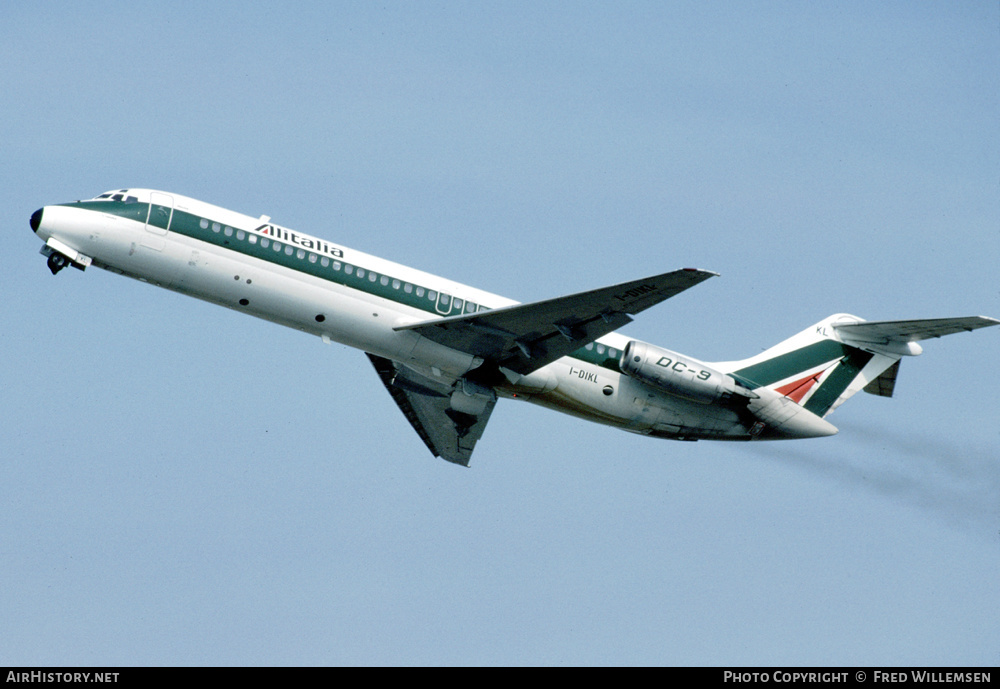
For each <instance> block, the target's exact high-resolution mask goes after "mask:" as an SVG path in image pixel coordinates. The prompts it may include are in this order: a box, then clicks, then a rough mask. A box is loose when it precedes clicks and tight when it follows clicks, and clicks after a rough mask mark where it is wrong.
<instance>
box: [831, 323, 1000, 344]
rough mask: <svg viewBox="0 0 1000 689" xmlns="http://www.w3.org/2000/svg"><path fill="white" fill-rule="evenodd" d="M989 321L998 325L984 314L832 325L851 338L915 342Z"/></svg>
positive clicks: (989, 324) (987, 324) (968, 328)
mask: <svg viewBox="0 0 1000 689" xmlns="http://www.w3.org/2000/svg"><path fill="white" fill-rule="evenodd" d="M991 325H1000V321H998V320H996V319H995V318H987V317H986V316H965V317H963V318H929V319H925V320H917V321H865V322H864V323H854V324H850V325H834V327H835V328H836V329H837V331H838V332H840V333H842V334H844V335H846V336H847V337H848V338H850V339H851V340H854V341H857V342H861V341H864V342H871V343H876V344H884V343H887V342H889V341H890V340H896V341H903V342H915V341H917V340H926V339H928V338H931V337H942V336H943V335H951V334H953V333H960V332H964V331H972V330H975V329H976V328H986V327H989V326H991Z"/></svg>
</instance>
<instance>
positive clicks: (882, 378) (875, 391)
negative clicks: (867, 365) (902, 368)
mask: <svg viewBox="0 0 1000 689" xmlns="http://www.w3.org/2000/svg"><path fill="white" fill-rule="evenodd" d="M898 375H899V361H896V363H894V364H893V365H892V366H890V367H889V368H887V369H886V370H885V371H883V372H882V373H881V375H879V377H878V378H876V379H875V380H873V381H872V382H870V383H868V385H866V386H864V387H863V388H862V390H864V391H865V392H867V393H870V394H872V395H878V396H879V397H892V393H893V391H894V390H895V389H896V376H898Z"/></svg>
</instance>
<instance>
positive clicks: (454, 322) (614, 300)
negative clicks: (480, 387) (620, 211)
mask: <svg viewBox="0 0 1000 689" xmlns="http://www.w3.org/2000/svg"><path fill="white" fill-rule="evenodd" d="M715 275H717V273H712V272H709V271H707V270H697V269H693V268H687V269H684V270H676V271H673V272H671V273H664V274H662V275H654V276H652V277H648V278H645V279H642V280H633V281H631V282H625V283H622V284H619V285H612V286H611V287H602V288H600V289H595V290H590V291H589V292H580V293H578V294H571V295H569V296H565V297H558V298H556V299H548V300H545V301H538V302H532V303H530V304H517V305H515V306H508V307H504V308H500V309H495V310H492V311H480V312H479V313H475V314H467V315H464V316H453V317H450V318H441V319H436V320H432V321H423V322H420V323H412V324H409V325H402V326H398V327H396V330H413V331H415V332H418V333H419V334H420V335H423V336H424V337H426V338H428V339H430V340H433V341H434V342H437V343H439V344H443V345H445V346H447V347H451V348H453V349H457V350H460V351H463V352H467V353H469V354H472V355H474V356H478V357H481V358H482V359H484V360H486V361H490V362H492V363H495V364H497V365H499V366H501V367H503V368H505V369H508V370H510V371H514V372H516V373H519V374H521V375H526V374H528V373H531V372H532V371H535V370H537V369H539V368H541V367H542V366H545V365H546V364H549V363H551V362H553V361H555V360H556V359H559V358H561V357H563V356H566V355H567V354H570V353H571V352H574V351H576V350H577V349H579V348H580V347H583V346H585V345H587V344H589V343H591V342H593V341H594V340H596V339H597V338H599V337H601V336H602V335H606V334H607V333H609V332H612V331H615V330H618V329H619V328H621V327H622V326H624V325H625V324H627V323H629V322H631V320H632V318H631V316H632V315H634V314H637V313H639V312H640V311H644V310H645V309H648V308H649V307H651V306H654V305H655V304H658V303H660V302H661V301H663V300H665V299H669V298H670V297H672V296H674V295H676V294H679V293H681V292H683V291H684V290H686V289H688V288H689V287H694V286H695V285H697V284H698V283H700V282H703V281H705V280H707V279H708V278H710V277H714V276H715Z"/></svg>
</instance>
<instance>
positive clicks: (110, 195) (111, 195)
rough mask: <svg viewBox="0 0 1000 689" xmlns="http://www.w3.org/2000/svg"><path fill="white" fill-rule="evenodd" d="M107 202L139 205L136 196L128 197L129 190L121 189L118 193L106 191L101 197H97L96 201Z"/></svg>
mask: <svg viewBox="0 0 1000 689" xmlns="http://www.w3.org/2000/svg"><path fill="white" fill-rule="evenodd" d="M102 199H103V200H107V199H110V200H112V201H124V202H125V203H139V199H138V198H136V197H135V196H130V195H128V189H120V190H118V191H106V192H104V193H103V194H101V195H100V196H95V197H94V200H95V201H99V200H102Z"/></svg>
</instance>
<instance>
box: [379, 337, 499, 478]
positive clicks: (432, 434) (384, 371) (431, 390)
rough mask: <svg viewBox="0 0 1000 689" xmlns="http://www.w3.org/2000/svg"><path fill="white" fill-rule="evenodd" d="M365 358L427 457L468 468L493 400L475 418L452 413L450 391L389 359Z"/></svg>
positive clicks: (461, 413)
mask: <svg viewBox="0 0 1000 689" xmlns="http://www.w3.org/2000/svg"><path fill="white" fill-rule="evenodd" d="M368 358H369V359H370V360H371V362H372V364H373V365H374V366H375V371H376V372H377V373H378V376H379V378H381V380H382V383H383V384H384V385H385V387H386V389H387V390H388V391H389V394H390V395H392V399H393V400H395V401H396V404H397V405H398V406H399V408H400V410H401V411H402V412H403V415H404V416H405V417H406V420H407V421H409V422H410V425H411V426H413V429H414V430H415V431H416V432H417V434H418V435H419V436H420V439H421V440H423V441H424V444H425V445H426V446H427V448H428V449H429V450H430V451H431V453H432V454H433V455H434V456H435V457H441V458H443V459H446V460H448V461H449V462H453V463H455V464H461V465H463V466H469V458H470V457H472V451H473V449H475V447H476V441H477V440H479V439H480V438H481V437H482V436H483V431H485V430H486V422H487V421H489V419H490V414H491V413H492V412H493V407H494V405H496V397H495V396H494V397H492V398H491V399H490V401H488V402H487V403H486V406H485V409H484V410H483V411H482V412H480V413H479V414H477V415H472V414H468V413H464V412H460V411H456V410H455V409H452V406H451V395H452V390H451V389H450V388H448V387H446V386H443V385H440V384H438V383H435V382H434V381H432V380H430V379H429V378H425V377H424V376H421V375H420V374H418V373H415V372H413V371H411V370H410V369H408V368H406V367H405V366H402V365H400V364H397V363H396V362H394V361H391V360H389V359H384V358H382V357H380V356H375V355H374V354H368Z"/></svg>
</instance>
